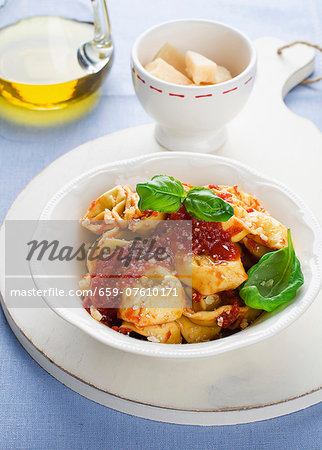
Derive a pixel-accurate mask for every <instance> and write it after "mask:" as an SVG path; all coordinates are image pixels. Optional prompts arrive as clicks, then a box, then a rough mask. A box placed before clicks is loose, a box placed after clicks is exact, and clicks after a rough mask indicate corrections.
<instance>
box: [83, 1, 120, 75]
mask: <svg viewBox="0 0 322 450" xmlns="http://www.w3.org/2000/svg"><path fill="white" fill-rule="evenodd" d="M91 2H92V6H93V16H94V37H93V40H92V41H90V42H85V44H83V45H82V46H81V47H80V48H79V49H78V52H77V58H78V62H79V63H80V65H81V66H82V67H83V68H85V69H87V70H91V71H93V72H96V71H97V70H99V69H100V68H101V67H102V66H104V65H106V64H108V62H109V60H112V57H113V52H114V47H113V42H112V36H111V25H110V18H109V15H108V11H107V6H106V0H91Z"/></svg>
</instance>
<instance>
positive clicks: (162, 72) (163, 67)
mask: <svg viewBox="0 0 322 450" xmlns="http://www.w3.org/2000/svg"><path fill="white" fill-rule="evenodd" d="M145 69H146V70H147V71H148V72H149V73H150V74H151V75H153V76H154V77H156V78H159V79H160V80H163V81H167V82H168V83H173V84H182V85H188V84H192V83H191V81H190V80H189V78H187V77H186V76H185V75H183V74H182V73H181V72H179V71H178V70H176V69H175V68H174V67H172V66H170V64H168V63H166V62H165V61H163V59H161V58H157V59H155V60H154V61H152V62H150V63H149V64H147V65H146V66H145Z"/></svg>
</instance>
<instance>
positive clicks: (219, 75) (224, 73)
mask: <svg viewBox="0 0 322 450" xmlns="http://www.w3.org/2000/svg"><path fill="white" fill-rule="evenodd" d="M231 79H232V76H231V73H230V72H229V70H228V69H226V67H223V66H217V70H216V83H223V82H224V81H228V80H231Z"/></svg>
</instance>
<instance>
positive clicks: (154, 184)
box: [136, 175, 186, 213]
mask: <svg viewBox="0 0 322 450" xmlns="http://www.w3.org/2000/svg"><path fill="white" fill-rule="evenodd" d="M136 192H137V193H138V195H139V197H140V199H139V204H138V206H139V209H140V210H141V211H146V210H147V209H151V210H153V211H159V212H164V213H173V212H176V211H178V209H179V208H180V206H181V203H182V201H183V199H184V198H185V196H186V193H185V190H184V188H183V185H182V184H181V183H180V181H178V180H175V179H174V178H173V177H169V176H168V175H155V176H154V177H153V178H152V179H151V181H147V182H146V183H139V184H137V185H136Z"/></svg>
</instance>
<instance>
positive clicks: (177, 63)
mask: <svg viewBox="0 0 322 450" xmlns="http://www.w3.org/2000/svg"><path fill="white" fill-rule="evenodd" d="M157 58H161V59H163V61H165V62H166V63H168V64H170V66H172V67H174V68H175V69H176V70H178V71H179V72H181V73H182V74H183V75H185V76H186V75H187V72H186V62H185V57H184V54H183V53H181V52H180V51H179V50H177V49H176V48H174V47H172V45H170V44H169V43H168V42H167V43H166V44H164V46H163V47H162V48H161V49H160V50H159V51H158V53H157V54H156V55H155V57H154V60H155V59H157Z"/></svg>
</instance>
